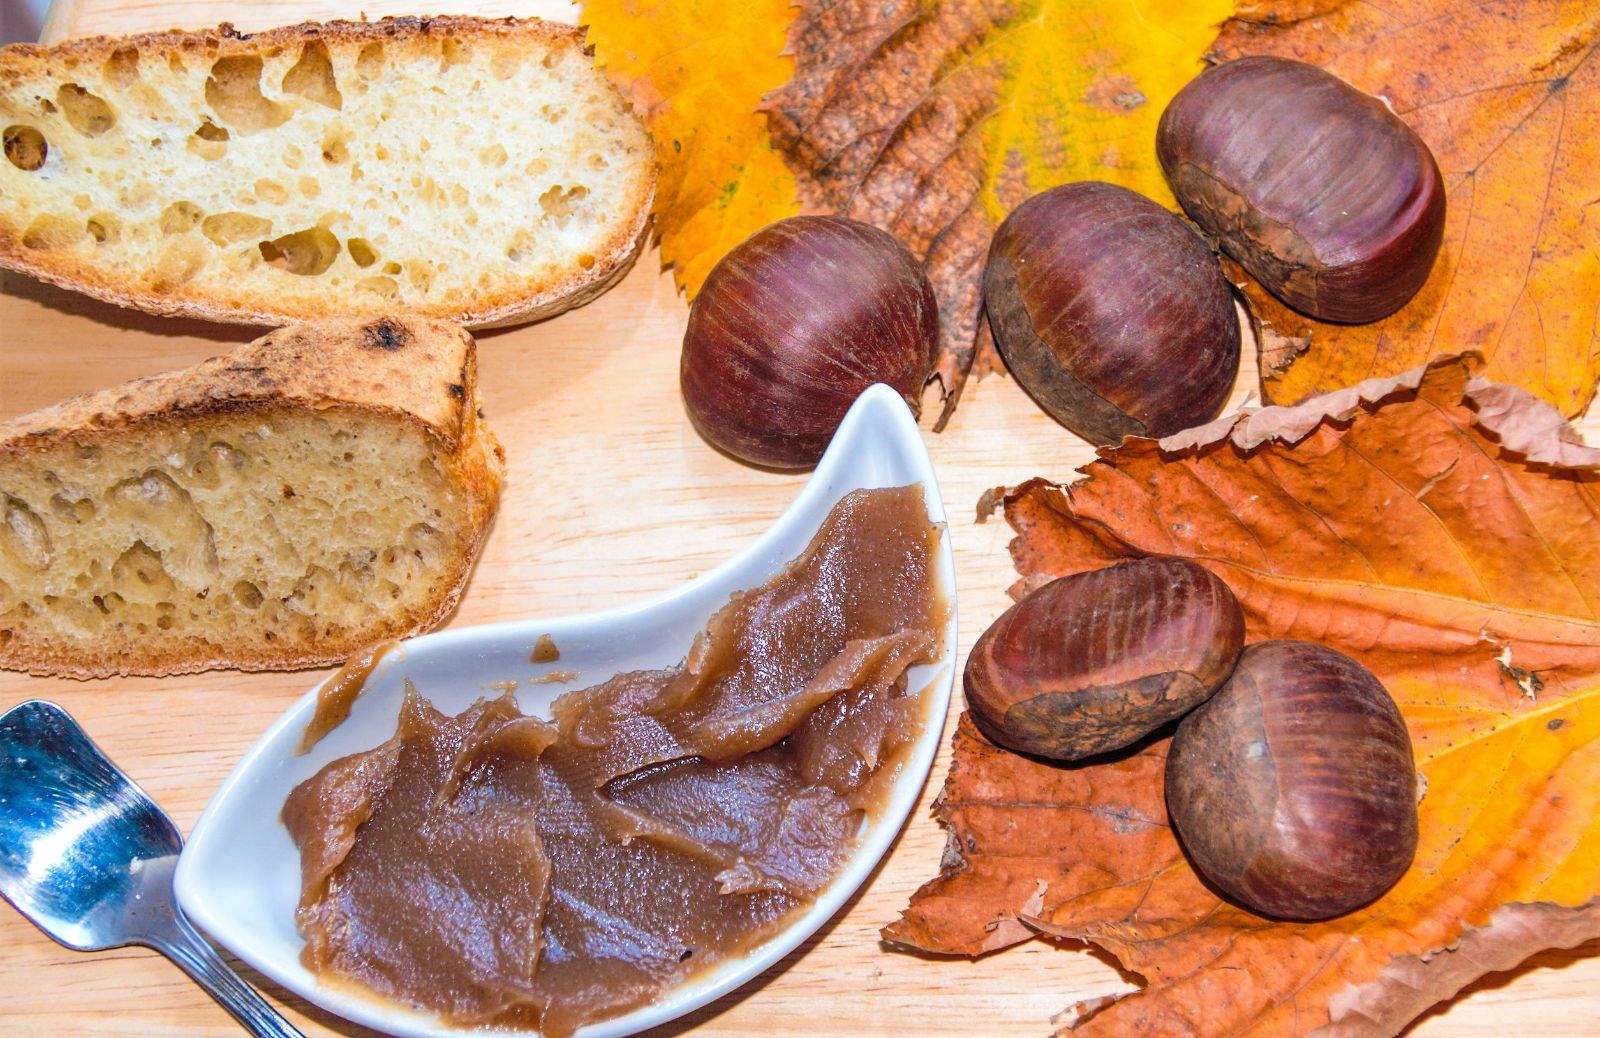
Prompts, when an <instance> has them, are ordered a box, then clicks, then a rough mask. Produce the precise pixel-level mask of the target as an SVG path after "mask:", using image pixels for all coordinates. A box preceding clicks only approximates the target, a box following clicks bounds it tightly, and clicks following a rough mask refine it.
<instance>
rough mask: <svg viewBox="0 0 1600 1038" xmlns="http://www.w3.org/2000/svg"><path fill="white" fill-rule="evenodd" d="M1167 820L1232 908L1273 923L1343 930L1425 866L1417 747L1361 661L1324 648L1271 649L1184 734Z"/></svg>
mask: <svg viewBox="0 0 1600 1038" xmlns="http://www.w3.org/2000/svg"><path fill="white" fill-rule="evenodd" d="M1167 812H1168V814H1169V815H1170V816H1171V819H1172V825H1173V828H1174V829H1176V830H1177V833H1178V836H1179V838H1180V840H1181V841H1182V843H1183V846H1184V849H1185V850H1187V851H1188V853H1189V857H1190V860H1191V861H1192V862H1193V863H1194V866H1195V868H1196V869H1197V870H1198V871H1199V872H1200V875H1202V876H1203V877H1205V878H1206V879H1207V880H1209V881H1211V883H1212V884H1213V885H1215V886H1216V887H1218V888H1220V889H1221V891H1222V892H1223V893H1224V894H1225V895H1226V896H1227V897H1229V898H1231V899H1233V900H1235V901H1237V902H1239V903H1240V904H1242V905H1244V906H1245V907H1246V908H1249V909H1250V910H1251V911H1253V912H1257V913H1259V914H1261V915H1266V916H1274V917H1277V918H1282V919H1331V918H1333V917H1334V916H1339V915H1344V914H1345V913H1346V912H1351V911H1354V910H1355V909H1357V908H1360V907H1361V906H1362V905H1365V904H1367V903H1368V902H1371V901H1373V900H1375V899H1376V898H1378V897H1379V896H1380V895H1382V894H1383V892H1384V891H1386V890H1388V889H1389V888H1390V887H1391V886H1393V885H1394V883H1395V881H1396V880H1398V879H1399V878H1400V877H1401V876H1402V875H1403V874H1404V873H1405V871H1406V869H1407V868H1409V867H1410V865H1411V859H1412V856H1413V855H1415V853H1416V850H1417V773H1416V765H1415V763H1414V762H1413V760H1412V757H1411V737H1410V736H1409V735H1408V734H1407V733H1406V726H1405V722H1404V721H1403V720H1402V719H1401V717H1400V710H1399V708H1397V707H1396V706H1395V705H1394V700H1393V699H1391V698H1389V693H1388V691H1387V690H1386V689H1385V688H1384V687H1383V685H1381V684H1380V683H1379V682H1378V679H1377V678H1375V677H1373V675H1372V672H1371V671H1369V670H1367V668H1365V667H1363V666H1362V665H1361V664H1360V663H1357V662H1356V661H1355V660H1353V659H1351V658H1350V657H1348V656H1346V655H1344V654H1343V653H1341V652H1336V651H1334V650H1333V649H1329V648H1326V647H1324V646H1321V645H1313V644H1311V643H1310V642H1297V641H1270V642H1260V643H1258V644H1256V645H1252V646H1250V647H1249V648H1247V649H1245V650H1244V654H1243V655H1241V656H1240V657H1239V665H1238V667H1236V668H1235V669H1234V672H1233V677H1231V678H1229V679H1228V683H1227V684H1226V685H1224V686H1223V687H1222V689H1221V691H1219V692H1218V693H1217V694H1216V695H1215V696H1213V697H1212V698H1211V699H1209V700H1208V701H1206V702H1205V703H1204V704H1202V705H1201V706H1200V707H1199V708H1198V709H1196V710H1195V711H1194V713H1192V714H1190V715H1189V716H1188V717H1186V718H1184V719H1183V722H1182V723H1181V724H1179V725H1178V732H1177V734H1176V735H1175V736H1174V737H1173V739H1172V747H1171V749H1170V750H1169V751H1168V754H1167Z"/></svg>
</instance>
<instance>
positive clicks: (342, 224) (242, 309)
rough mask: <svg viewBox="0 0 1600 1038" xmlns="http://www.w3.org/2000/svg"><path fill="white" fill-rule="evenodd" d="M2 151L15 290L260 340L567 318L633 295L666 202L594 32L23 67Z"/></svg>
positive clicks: (3, 107)
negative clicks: (613, 289)
mask: <svg viewBox="0 0 1600 1038" xmlns="http://www.w3.org/2000/svg"><path fill="white" fill-rule="evenodd" d="M0 129H3V132H4V145H5V154H4V158H3V159H0V265H4V266H9V267H12V268H15V269H17V270H20V271H23V272H25V273H28V274H31V275H33V276H34V277H38V278H42V279H44V280H46V281H52V282H55V283H56V284H59V285H63V286H65V287H67V288H72V289H76V290H79V291H83V292H87V293H89V294H90V295H95V296H99V297H100V298H102V299H106V300H109V301H111V302H113V303H118V304H121V305H123V306H131V307H137V308H139V309H141V310H148V311H151V312H153V313H160V314H183V315H188V316H194V317H202V318H207V319H210V320H218V321H233V322H240V323H245V324H286V323H289V322H293V321H304V320H311V319H314V318H318V317H327V316H337V315H348V314H354V315H359V316H382V315H384V314H389V313H416V314H424V315H427V316H432V317H438V318H442V319H446V320H451V321H454V322H456V323H458V324H464V325H468V326H470V327H480V326H483V325H488V324H507V323H512V322H515V321H518V320H526V319H533V318H537V317H545V316H549V315H551V314H554V313H557V312H559V311H561V310H564V309H566V308H568V307H570V306H573V305H575V304H577V303H580V302H585V301H587V300H589V299H591V298H593V297H594V296H596V295H598V294H599V293H601V292H603V291H604V290H605V289H606V288H607V287H609V286H610V285H611V284H612V283H613V282H615V281H616V280H618V279H619V278H620V277H621V276H622V274H623V273H624V272H625V271H626V269H627V268H628V266H629V265H630V264H631V263H632V261H633V258H634V257H635V256H636V255H637V253H638V250H639V248H640V247H641V245H642V243H643V241H644V237H645V231H646V225H647V223H648V215H649V208H650V202H651V198H652V195H653V192H654V187H655V166H654V160H653V158H652V152H651V146H650V142H649V139H648V137H647V135H646V132H645V130H644V127H643V126H642V125H641V123H640V122H639V120H638V119H637V118H636V117H635V116H634V115H633V113H632V112H631V111H630V110H629V109H628V107H627V105H626V104H625V103H624V102H623V100H622V98H621V96H620V95H618V93H617V92H616V90H614V89H613V88H612V87H611V86H610V84H609V83H608V82H607V81H606V79H605V76H604V75H603V74H602V73H601V71H600V70H599V69H597V68H596V67H595V66H594V63H593V61H592V60H591V58H590V56H589V55H588V54H587V53H585V50H584V46H583V38H582V32H581V30H579V29H577V28H575V27H572V26H565V25H557V24H554V23H549V22H543V21H539V20H537V19H529V20H523V21H518V20H515V19H507V20H503V21H489V20H485V19H480V18H467V17H451V18H431V19H428V18H422V19H419V18H399V19H396V18H386V19H384V20H383V21H381V22H376V23H372V24H365V23H361V24H357V23H351V22H329V23H326V24H315V23H308V24H304V25H296V26H291V27H288V28H283V29H274V30H272V31H269V32H263V33H259V34H256V35H249V36H246V35H239V34H236V33H234V32H233V31H232V29H231V27H229V26H226V25H224V26H222V27H221V28H220V29H218V30H217V31H215V32H198V33H187V32H164V33H152V34H148V35H142V36H132V37H125V38H120V39H112V38H107V37H97V38H94V39H85V40H76V41H72V42H68V43H63V44H60V45H58V46H54V47H37V46H32V45H14V46H10V47H5V48H0Z"/></svg>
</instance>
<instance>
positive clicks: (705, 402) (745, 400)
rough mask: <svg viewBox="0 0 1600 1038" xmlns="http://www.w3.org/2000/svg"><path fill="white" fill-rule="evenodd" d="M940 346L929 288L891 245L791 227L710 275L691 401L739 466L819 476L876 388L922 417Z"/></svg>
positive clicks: (834, 228) (688, 382) (686, 362)
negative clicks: (837, 435) (843, 428)
mask: <svg viewBox="0 0 1600 1038" xmlns="http://www.w3.org/2000/svg"><path fill="white" fill-rule="evenodd" d="M938 341H939V310H938V303H937V302H936V300H935V299H934V296H933V286H932V285H931V284H930V283H929V281H928V276H927V274H926V273H924V272H923V269H922V266H921V264H919V263H918V262H917V261H916V260H915V259H913V258H912V256H911V254H910V253H909V252H907V251H906V249H905V247H904V246H903V245H901V244H900V243H899V242H898V241H896V240H895V239H894V237H893V236H892V235H890V234H888V233H887V232H885V231H882V230H879V229H878V228H876V227H873V226H870V225H868V224H864V223H859V222H857V221H855V220H848V219H845V218H844V217H840V216H796V217H793V218H791V219H788V220H780V221H779V222H777V223H775V224H772V225H770V226H768V227H765V228H763V229H762V230H760V231H757V232H756V233H755V234H753V235H751V236H750V237H749V238H747V239H745V240H744V241H743V242H741V243H740V244H739V245H737V246H735V247H734V248H733V250H732V251H731V252H729V253H728V254H727V255H726V256H724V257H723V258H722V260H721V261H720V262H719V263H717V265H716V266H715V267H714V268H712V270H711V273H710V275H709V276H707V278H706V281H705V284H704V285H703V286H701V289H700V294H699V295H697V296H696V297H695V300H694V304H693V305H692V306H691V307H690V308H689V327H688V330H687V331H686V332H685V333H684V336H683V358H682V363H681V366H680V368H679V381H680V382H681V384H682V387H683V402H684V404H685V406H686V407H687V409H688V412H689V418H690V420H691V421H693V423H694V425H695V428H697V429H698V430H699V431H700V434H701V435H702V436H704V437H705V438H706V439H707V440H709V441H710V442H711V443H712V444H713V445H714V446H716V447H719V448H721V449H722V450H724V451H726V452H727V453H729V454H732V455H733V456H734V457H736V458H739V459H741V460H744V461H748V462H750V463H752V464H755V465H765V466H768V467H770V468H780V469H803V468H810V467H811V466H813V465H815V464H816V463H817V459H818V458H820V457H821V456H822V452H823V450H824V449H825V448H826V447H827V446H828V441H829V440H830V439H831V438H832V437H833V433H834V430H835V429H837V428H838V427H839V422H840V420H841V419H843V418H844V414H845V412H846V411H848V410H849V409H850V405H851V404H852V403H854V402H855V399H856V397H857V396H859V395H860V394H861V391H862V390H864V389H866V388H867V387H868V386H870V385H872V384H873V383H875V382H885V383H887V384H888V385H890V386H891V387H893V388H894V389H896V390H897V391H899V393H900V395H901V396H902V397H904V398H905V401H906V403H907V404H908V405H910V407H911V410H912V412H913V413H916V412H917V411H918V410H919V405H920V394H921V391H922V387H923V385H924V384H925V383H926V382H927V381H928V377H929V375H930V374H931V373H932V369H933V360H934V353H935V350H936V349H937V347H938Z"/></svg>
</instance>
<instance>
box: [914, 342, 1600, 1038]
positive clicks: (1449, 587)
mask: <svg viewBox="0 0 1600 1038" xmlns="http://www.w3.org/2000/svg"><path fill="white" fill-rule="evenodd" d="M1473 366H1474V365H1473V364H1472V363H1470V362H1468V361H1466V360H1462V359H1449V360H1445V361H1440V362H1436V363H1435V364H1433V365H1431V366H1429V367H1428V368H1426V369H1423V370H1419V371H1416V372H1411V373H1408V374H1406V375H1403V376H1398V377H1396V378H1393V379H1388V380H1375V381H1372V382H1369V383H1365V384H1362V385H1360V386H1356V387H1353V388H1351V389H1349V390H1345V391H1342V392H1341V393H1338V394H1333V395H1331V396H1329V397H1324V398H1319V399H1317V400H1314V401H1308V402H1307V403H1306V404H1305V405H1302V406H1300V407H1295V408H1265V409H1262V410H1259V411H1254V412H1247V413H1244V414H1241V415H1238V416H1233V417H1230V418H1229V419H1226V420H1223V421H1220V422H1217V423H1213V425H1211V426H1209V427H1206V428H1205V429H1203V430H1198V431H1192V432H1191V433H1189V434H1185V436H1184V437H1183V438H1182V439H1177V438H1175V439H1173V440H1168V441H1163V442H1161V443H1156V442H1154V441H1150V440H1131V441H1128V442H1127V443H1125V444H1124V445H1123V446H1122V447H1120V448H1116V449H1112V450H1105V451H1102V452H1101V459H1100V460H1099V461H1097V462H1095V463H1094V464H1092V465H1090V466H1089V467H1088V468H1087V469H1086V472H1087V473H1088V476H1087V478H1085V479H1084V480H1082V481H1080V482H1079V483H1076V484H1074V485H1072V486H1071V487H1059V486H1056V485H1053V484H1050V483H1046V482H1043V481H1039V480H1035V481H1033V482H1031V483H1029V484H1026V485H1024V486H1023V487H1020V488H1018V489H1017V490H1015V491H1013V492H1012V493H1011V494H1010V495H1008V496H1007V498H1006V517H1007V519H1008V520H1009V521H1010V523H1011V524H1012V526H1013V528H1014V529H1016V530H1017V533H1018V537H1017V539H1016V540H1015V541H1014V542H1013V545H1012V550H1013V558H1014V561H1015V562H1016V565H1017V568H1018V570H1019V572H1020V573H1021V574H1022V577H1023V580H1022V581H1021V582H1019V587H1018V590H1021V589H1022V588H1023V587H1026V586H1030V585H1033V584H1037V583H1041V582H1044V581H1047V580H1049V579H1053V578H1054V577H1056V576H1060V575H1064V574H1067V573H1073V572H1078V571H1081V570H1084V569H1089V568H1095V567H1098V566H1102V565H1105V564H1106V563H1108V562H1111V561H1114V560H1116V559H1119V558H1127V557H1134V556H1142V555H1148V554H1172V555H1180V556H1186V557H1189V558H1193V559H1196V560H1197V561H1199V562H1201V563H1203V564H1205V565H1206V566H1208V567H1209V568H1210V569H1212V571H1213V572H1215V573H1217V574H1218V575H1219V576H1220V577H1222V578H1223V579H1224V580H1226V581H1227V582H1228V583H1229V584H1230V585H1231V586H1232V587H1233V589H1234V591H1235V592H1236V593H1237V594H1238V595H1239V598H1240V601H1241V603H1242V604H1243V606H1244V609H1245V616H1246V620H1247V623H1248V625H1249V632H1250V637H1251V638H1252V639H1263V638H1303V639H1307V640H1311V641H1318V642H1322V643H1324V644H1327V645H1331V646H1333V647H1335V648H1337V649H1340V650H1342V651H1344V652H1347V653H1349V654H1351V655H1353V656H1355V657H1357V658H1358V659H1360V660H1362V662H1364V663H1366V664H1367V665H1368V666H1369V667H1371V668H1372V670H1373V671H1374V672H1375V673H1377V674H1378V676H1379V677H1380V678H1381V679H1382V680H1383V682H1384V684H1385V685H1386V686H1387V687H1388V689H1389V690H1390V692H1391V693H1392V694H1393V695H1394V697H1395V700H1396V702H1397V703H1398V704H1399V705H1400V707H1401V711H1402V713H1403V714H1404V715H1405V717H1406V721H1407V725H1408V727H1409V728H1410V731H1411V737H1412V741H1413V744H1414V746H1415V749H1416V754H1417V763H1418V769H1419V771H1420V773H1421V774H1422V776H1423V778H1424V780H1425V783H1426V789H1427V794H1426V796H1425V798H1424V799H1423V801H1422V803H1421V805H1420V808H1419V811H1420V815H1421V834H1422V840H1421V844H1420V846H1419V848H1418V852H1417V858H1416V862H1415V864H1414V865H1413V867H1412V869H1411V870H1410V871H1409V872H1408V873H1407V874H1406V876H1405V877H1404V878H1402V880H1401V881H1400V883H1399V884H1398V885H1397V886H1396V887H1395V888H1394V889H1393V890H1392V891H1390V892H1389V893H1388V894H1386V895H1385V896H1384V897H1383V898H1381V899H1380V900H1379V901H1377V902H1376V903H1375V904H1373V905H1371V906H1369V907H1367V908H1365V909H1362V910H1360V911H1358V912H1355V913H1352V914H1351V915H1348V916H1345V917H1343V918H1341V919H1336V920H1331V921H1329V922H1325V923H1316V924H1305V923H1283V922H1273V921H1270V920H1265V919H1262V918H1260V917H1257V916H1255V915H1252V914H1250V913H1248V912H1245V911H1243V910H1242V909H1238V908H1235V907H1233V906H1231V905H1229V904H1226V903H1224V902H1222V901H1219V900H1218V899H1217V897H1216V896H1215V895H1213V894H1212V893H1211V892H1210V891H1209V890H1208V889H1207V888H1206V887H1205V886H1203V885H1202V884H1201V883H1200V882H1199V880H1198V878H1197V877H1196V876H1195V874H1194V872H1193V871H1192V869H1190V867H1189V866H1188V864H1187V862H1186V861H1185V859H1184V857H1183V855H1182V853H1181V851H1180V850H1179V848H1178V845H1177V842H1176V841H1175V840H1174V839H1173V837H1172V834H1171V832H1170V830H1169V829H1168V828H1167V823H1166V816H1165V812H1164V805H1163V800H1162V788H1161V786H1162V783H1161V777H1160V776H1161V771H1162V768H1163V767H1164V763H1165V751H1166V741H1165V740H1164V739H1160V740H1156V741H1154V742H1151V743H1149V744H1148V745H1146V746H1144V747H1142V748H1139V749H1136V750H1135V751H1132V752H1130V753H1127V754H1124V755H1121V756H1119V757H1116V758H1114V759H1110V760H1102V761H1098V762H1092V763H1088V764H1084V765H1079V766H1072V767H1066V766H1058V765H1051V764H1046V763H1041V762H1038V761H1034V760H1030V759H1026V758H1023V757H1019V756H1016V755H1014V754H1009V753H1006V752H1004V751H1001V750H998V749H995V748H994V747H993V746H991V745H989V744H988V743H987V742H985V741H984V740H983V739H982V737H981V736H980V735H978V734H977V732H976V731H975V730H974V729H973V728H972V727H971V725H970V723H964V724H963V725H962V727H961V729H960V731H958V733H957V736H956V754H955V761H954V763H953V765H952V770H951V777H950V779H949V781H948V782H947V784H946V787H945V789H944V791H943V793H942V794H941V797H940V799H939V802H938V805H937V810H938V813H939V815H940V817H941V819H942V820H944V821H945V823H946V824H947V825H948V826H949V827H950V832H951V847H952V849H953V851H954V853H953V854H952V855H950V856H948V857H947V860H946V862H945V864H944V869H943V874H942V875H941V876H940V877H939V878H938V879H936V880H934V881H932V882H931V883H929V884H928V885H926V886H925V887H924V888H923V889H922V890H921V891H919V892H918V893H917V895H916V896H915V897H914V898H913V900H912V904H911V906H910V907H909V908H908V910H907V912H906V913H905V916H904V917H903V918H902V919H901V920H900V921H899V922H897V923H895V924H894V925H893V926H891V927H889V928H888V929H887V930H886V936H888V937H889V938H890V939H893V940H897V941H901V942H904V943H906V944H910V945H912V946H915V947H918V948H922V949H925V950H929V951H937V952H952V953H963V954H973V953H975V952H977V951H984V950H992V949H995V948H998V947H1002V946H1004V945H1005V944H1009V943H1015V942H1016V941H1018V940H1022V939H1025V938H1026V937H1027V936H1029V930H1028V929H1025V927H1032V928H1037V929H1039V930H1042V931H1044V932H1048V933H1051V934H1057V935H1062V936H1070V937H1075V938H1081V939H1084V940H1088V941H1091V942H1093V943H1095V944H1098V945H1100V946H1102V947H1104V948H1106V949H1107V950H1108V951H1110V952H1111V953H1112V954H1113V955H1115V956H1116V957H1117V958H1118V959H1119V960H1120V961H1121V962H1122V963H1123V964H1124V965H1125V966H1126V967H1127V968H1129V969H1130V970H1133V971H1135V972H1137V973H1139V974H1141V975H1143V976H1144V977H1145V978H1146V979H1147V982H1148V986H1147V987H1146V989H1145V990H1144V991H1142V992H1139V993H1136V994H1134V995H1131V996H1129V997H1127V998H1124V999H1121V1000H1119V1001H1117V1002H1115V1003H1113V1004H1111V1005H1110V1006H1108V1007H1105V1008H1101V1009H1098V1011H1093V1010H1094V1009H1095V1008H1097V1007H1087V1006H1086V1007H1084V1010H1085V1011H1084V1019H1083V1022H1082V1023H1081V1024H1080V1025H1079V1026H1080V1027H1081V1029H1083V1030H1085V1031H1087V1032H1089V1033H1091V1034H1108V1035H1110V1034H1117V1035H1127V1034H1133V1035H1169V1034H1198V1033H1204V1034H1207V1035H1266V1034H1296V1035H1300V1034H1309V1033H1312V1032H1314V1031H1317V1030H1318V1029H1319V1028H1323V1027H1330V1028H1333V1030H1331V1031H1330V1032H1329V1033H1337V1034H1351V1035H1366V1034H1380V1033H1392V1032H1393V1031H1394V1030H1395V1029H1397V1028H1398V1027H1400V1026H1402V1025H1403V1024H1404V1023H1405V1022H1406V1021H1407V1020H1409V1019H1411V1018H1412V1017H1414V1016H1415V1015H1416V1014H1417V1013H1419V1012H1421V1011H1422V1010H1423V1009H1425V1008H1426V1007H1427V1006H1428V1005H1430V1004H1432V1002H1434V1001H1436V1000H1438V999H1440V998H1444V997H1448V996H1449V995H1451V994H1453V993H1454V992H1455V991H1457V990H1459V989H1460V987H1461V986H1462V985H1463V984H1464V983H1466V982H1468V981H1470V980H1471V979H1473V978H1475V977H1476V976H1479V975H1481V974H1482V973H1483V972H1486V971H1489V970H1492V969H1503V968H1505V967H1506V966H1507V965H1509V964H1512V963H1515V962H1517V961H1520V960H1521V959H1522V958H1524V957H1526V956H1527V955H1529V954H1532V953H1533V952H1535V951H1537V950H1539V949H1540V948H1544V947H1551V946H1570V945H1572V944H1576V943H1578V942H1580V941H1582V940H1584V939H1586V938H1588V937H1593V936H1596V935H1600V538H1597V537H1596V536H1595V534H1596V532H1597V525H1600V524H1597V521H1596V520H1597V516H1600V452H1597V451H1594V450H1592V449H1590V448H1587V447H1584V446H1583V445H1582V444H1581V443H1579V442H1578V441H1577V439H1576V437H1574V436H1573V435H1572V434H1571V433H1570V430H1567V429H1566V428H1565V426H1564V425H1562V424H1561V423H1560V422H1559V421H1558V420H1556V419H1553V418H1552V413H1553V412H1552V409H1551V408H1550V407H1549V406H1548V405H1545V404H1543V403H1541V402H1539V401H1537V400H1535V399H1534V398H1532V397H1531V396H1529V395H1528V394H1527V393H1525V392H1523V391H1521V390H1515V389H1511V388H1509V387H1503V386H1498V385H1495V384H1493V383H1490V382H1487V381H1486V380H1484V379H1481V378H1477V377H1474V376H1473V374H1472V368H1473ZM1450 949H1455V950H1454V951H1451V950H1450Z"/></svg>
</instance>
